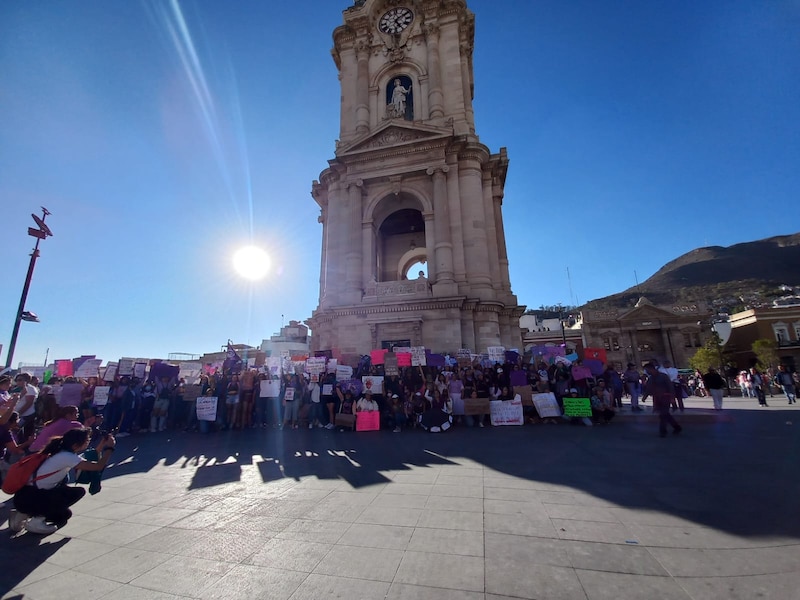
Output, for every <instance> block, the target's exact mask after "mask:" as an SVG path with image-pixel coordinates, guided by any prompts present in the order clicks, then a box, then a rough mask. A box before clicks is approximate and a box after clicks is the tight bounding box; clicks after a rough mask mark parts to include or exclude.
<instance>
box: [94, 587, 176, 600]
mask: <svg viewBox="0 0 800 600" xmlns="http://www.w3.org/2000/svg"><path fill="white" fill-rule="evenodd" d="M185 598H186V596H176V595H175V594H167V593H166V592H156V591H154V590H148V589H145V588H140V587H136V586H134V585H121V586H120V587H118V588H117V589H115V590H114V591H113V592H111V593H110V594H107V595H106V596H104V597H103V600H185Z"/></svg>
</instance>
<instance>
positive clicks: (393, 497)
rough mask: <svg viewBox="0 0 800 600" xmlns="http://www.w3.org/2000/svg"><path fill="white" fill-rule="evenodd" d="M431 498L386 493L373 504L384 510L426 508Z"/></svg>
mask: <svg viewBox="0 0 800 600" xmlns="http://www.w3.org/2000/svg"><path fill="white" fill-rule="evenodd" d="M429 498H430V496H422V495H416V494H390V493H387V492H384V493H382V494H380V495H379V496H378V497H377V498H375V500H374V501H373V502H372V504H373V505H374V506H382V507H383V508H425V506H426V505H427V503H428V499H429Z"/></svg>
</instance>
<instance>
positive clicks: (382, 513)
mask: <svg viewBox="0 0 800 600" xmlns="http://www.w3.org/2000/svg"><path fill="white" fill-rule="evenodd" d="M422 513H423V511H422V510H421V509H419V508H394V509H392V510H386V509H384V508H383V507H380V506H375V505H373V506H368V507H367V508H365V509H364V510H363V511H362V512H361V514H360V515H358V517H357V518H356V520H355V522H356V523H372V524H373V525H400V526H404V527H414V526H415V525H416V524H417V522H418V521H419V518H420V515H422Z"/></svg>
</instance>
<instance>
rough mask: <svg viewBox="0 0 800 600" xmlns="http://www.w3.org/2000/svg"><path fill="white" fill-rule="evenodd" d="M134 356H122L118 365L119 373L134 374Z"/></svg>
mask: <svg viewBox="0 0 800 600" xmlns="http://www.w3.org/2000/svg"><path fill="white" fill-rule="evenodd" d="M133 364H134V359H133V358H125V357H123V358H120V359H119V365H118V366H117V374H118V375H129V376H130V375H133Z"/></svg>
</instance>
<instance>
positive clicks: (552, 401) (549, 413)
mask: <svg viewBox="0 0 800 600" xmlns="http://www.w3.org/2000/svg"><path fill="white" fill-rule="evenodd" d="M533 405H534V406H535V407H536V412H537V413H539V416H540V417H541V418H543V419H545V418H547V417H560V416H561V408H560V407H559V406H558V401H557V400H556V396H555V394H553V393H552V392H549V393H547V394H536V395H535V396H534V397H533Z"/></svg>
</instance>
